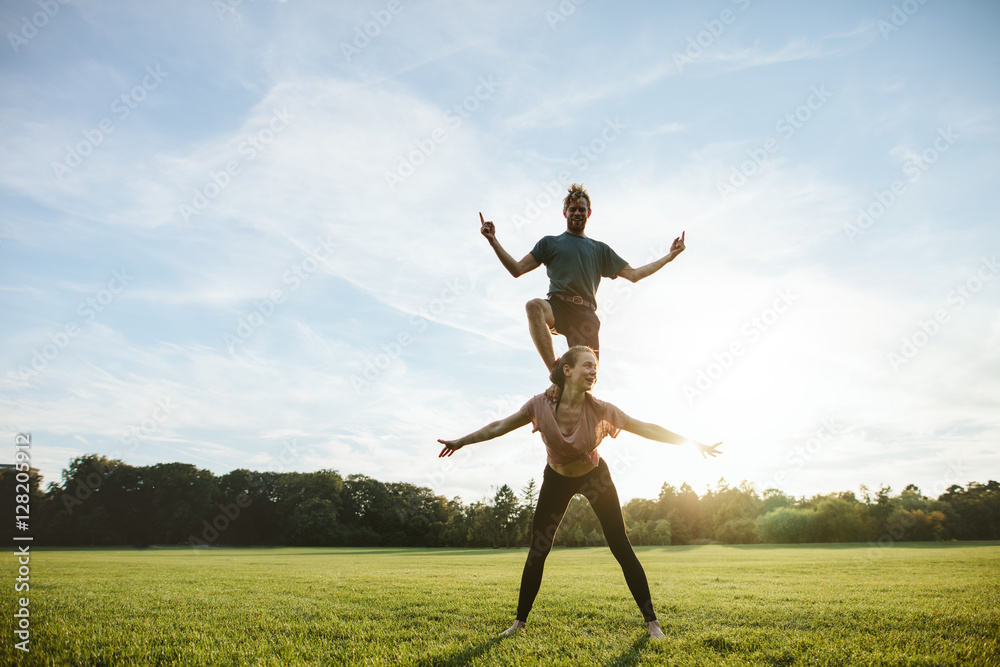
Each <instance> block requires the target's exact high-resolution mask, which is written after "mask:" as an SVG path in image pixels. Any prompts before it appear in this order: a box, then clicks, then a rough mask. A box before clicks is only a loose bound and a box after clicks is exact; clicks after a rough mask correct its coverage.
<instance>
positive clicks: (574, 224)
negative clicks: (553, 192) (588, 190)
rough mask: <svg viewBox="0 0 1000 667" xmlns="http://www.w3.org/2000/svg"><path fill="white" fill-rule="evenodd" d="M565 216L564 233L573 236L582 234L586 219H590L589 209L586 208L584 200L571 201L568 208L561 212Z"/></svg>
mask: <svg viewBox="0 0 1000 667" xmlns="http://www.w3.org/2000/svg"><path fill="white" fill-rule="evenodd" d="M563 215H564V216H566V231H568V232H571V233H573V234H582V233H583V229H584V227H586V226H587V219H588V218H589V217H590V208H588V207H587V200H586V199H571V200H570V201H569V206H567V207H566V210H565V211H563Z"/></svg>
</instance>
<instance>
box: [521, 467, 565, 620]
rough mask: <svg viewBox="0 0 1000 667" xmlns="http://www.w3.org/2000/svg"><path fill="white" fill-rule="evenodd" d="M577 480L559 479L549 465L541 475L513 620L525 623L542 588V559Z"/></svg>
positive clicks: (545, 555) (553, 538) (547, 552)
mask: <svg viewBox="0 0 1000 667" xmlns="http://www.w3.org/2000/svg"><path fill="white" fill-rule="evenodd" d="M578 479H579V478H575V477H563V476H562V475H560V474H559V473H557V472H556V471H555V470H553V469H552V468H550V467H549V466H545V473H544V474H543V475H542V488H541V489H540V490H539V491H538V505H536V506H535V516H534V517H532V519H531V545H530V547H529V548H528V559H527V560H526V561H525V563H524V572H523V573H522V574H521V592H520V595H519V596H518V600H517V620H518V621H520V622H522V623H526V622H527V621H528V614H529V613H531V607H532V605H533V604H534V603H535V596H536V595H538V589H539V587H541V585H542V569H543V568H544V567H545V558H546V557H547V556H548V555H549V551H551V550H552V542H553V540H555V536H556V531H557V530H558V529H559V523H560V522H561V521H562V518H563V515H564V514H565V513H566V508H567V507H568V506H569V501H570V499H571V498H572V497H573V496H574V495H575V494H576V493H577V484H576V481H577V480H578Z"/></svg>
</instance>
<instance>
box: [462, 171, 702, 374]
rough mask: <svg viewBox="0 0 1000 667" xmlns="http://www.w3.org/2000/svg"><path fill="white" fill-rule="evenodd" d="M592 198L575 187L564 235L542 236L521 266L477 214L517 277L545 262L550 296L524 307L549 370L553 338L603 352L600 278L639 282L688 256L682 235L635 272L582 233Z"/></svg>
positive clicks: (484, 232)
mask: <svg viewBox="0 0 1000 667" xmlns="http://www.w3.org/2000/svg"><path fill="white" fill-rule="evenodd" d="M591 212H592V211H591V208H590V196H589V195H588V194H587V191H586V190H584V189H583V185H582V184H579V185H578V184H576V183H574V184H573V185H571V186H570V187H569V194H567V195H566V198H565V199H564V200H563V217H565V218H566V231H565V232H563V233H562V234H560V235H559V236H546V237H543V238H542V239H541V240H540V241H539V242H538V243H536V244H535V247H534V248H532V250H531V252H529V253H528V254H527V255H525V256H524V258H523V259H522V260H521V261H520V262H518V261H515V260H514V258H513V257H511V255H510V254H509V253H508V252H507V251H506V250H504V249H503V247H502V246H501V245H500V242H499V241H497V237H496V228H495V227H494V225H493V223H492V222H490V221H487V220H485V219H484V218H483V214H482V213H480V214H479V220H480V223H481V224H482V227H481V228H480V232H481V233H482V235H483V236H485V237H486V240H487V241H489V243H490V245H491V246H492V247H493V251H494V252H496V254H497V257H498V258H499V259H500V263H501V264H503V265H504V268H506V269H507V271H509V272H510V275H512V276H514V277H515V278H517V277H519V276H521V275H523V274H525V273H528V272H529V271H533V270H535V269H536V268H538V266H539V265H540V264H544V265H545V267H546V272H547V273H548V276H549V292H548V296H547V298H545V299H532V300H531V301H529V302H528V303H527V304H526V306H525V307H526V309H527V311H528V331H529V332H530V333H531V340H532V341H534V343H535V349H537V350H538V354H540V355H541V357H542V362H544V363H545V369H546V370H547V371H551V370H552V367H553V366H555V364H556V354H555V348H554V346H553V344H552V334H562V335H564V336H566V339H567V342H568V344H569V347H573V346H574V345H586V346H587V347H589V348H591V349H592V350H594V352H595V353H596V352H599V349H600V343H599V341H598V332H599V331H600V328H601V322H600V320H599V319H598V318H597V313H596V311H597V299H596V296H595V294H596V293H597V287H598V285H600V282H601V278H602V277H604V276H607V277H608V278H612V279H614V278H617V277H619V276H620V277H622V278H625V279H626V280H629V281H631V282H633V283H634V282H638V281H640V280H642V279H643V278H645V277H647V276H650V275H652V274H654V273H656V272H657V271H659V270H660V269H662V268H663V267H664V266H666V265H667V263H668V262H671V261H673V260H674V258H675V257H677V255H679V254H681V253H682V252H684V232H681V235H680V236H679V237H677V238H676V239H674V242H673V244H672V245H671V246H670V252H669V253H667V254H666V255H664V256H663V257H661V258H660V259H658V260H656V261H654V262H650V263H649V264H646V265H645V266H642V267H639V268H638V269H633V268H632V267H631V266H629V264H628V262H626V261H625V260H624V259H622V258H621V257H619V256H618V254H617V253H616V252H615V251H614V250H612V249H611V248H610V247H609V246H608V245H607V244H606V243H602V242H600V241H595V240H593V239H591V238H589V237H588V236H587V235H586V234H584V233H583V232H584V229H585V228H586V226H587V220H588V219H589V218H590V214H591Z"/></svg>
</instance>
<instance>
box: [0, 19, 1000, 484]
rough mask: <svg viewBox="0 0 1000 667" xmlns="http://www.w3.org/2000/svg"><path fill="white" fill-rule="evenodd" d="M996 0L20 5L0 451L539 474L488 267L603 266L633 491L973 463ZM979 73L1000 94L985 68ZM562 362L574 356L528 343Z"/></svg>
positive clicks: (1, 53) (424, 478)
mask: <svg viewBox="0 0 1000 667" xmlns="http://www.w3.org/2000/svg"><path fill="white" fill-rule="evenodd" d="M998 21H1000V5H998V4H997V3H995V2H988V1H985V0H984V1H971V0H966V1H961V0H959V1H956V2H951V3H944V2H941V1H940V0H906V1H905V2H899V1H898V0H896V1H889V0H876V1H872V0H865V1H864V2H862V1H854V0H850V1H845V2H840V3H831V2H806V3H802V2H794V3H793V2H763V1H762V0H716V1H713V2H698V3H695V2H633V3H614V2H610V1H602V0H585V1H584V0H561V1H557V0H542V1H541V2H537V1H532V2H528V1H526V0H524V1H518V0H514V1H511V2H504V3H487V2H457V1H438V2H435V1H427V2H409V1H407V0H389V1H388V2H386V1H383V0H376V1H374V2H357V3H329V2H319V1H316V2H306V1H299V0H289V1H287V2H274V1H271V0H244V1H242V2H241V1H239V0H190V1H185V0H180V1H178V2H172V3H169V4H168V5H164V4H160V3H121V2H107V1H105V2H98V1H93V0H91V1H88V0H81V1H77V0H74V1H73V2H63V1H62V0H36V1H31V2H29V1H27V0H11V1H9V2H5V3H3V5H2V7H0V27H2V30H3V33H4V40H3V41H4V43H3V44H2V45H0V90H2V91H3V92H2V93H0V133H2V137H3V138H2V142H0V299H2V302H0V303H2V308H3V312H4V317H3V326H2V327H0V361H2V368H0V406H2V410H0V438H2V440H3V441H6V442H7V443H8V444H7V445H5V446H4V445H0V461H12V460H13V458H14V451H15V450H14V441H15V435H16V434H17V433H30V434H31V443H32V444H31V450H30V451H31V457H32V458H31V461H32V465H34V466H36V467H37V468H38V469H39V470H40V471H41V473H42V474H43V476H44V481H45V482H46V483H49V482H58V481H60V476H61V474H62V471H63V469H64V468H66V467H67V465H68V464H69V462H70V461H71V460H72V459H73V458H75V457H77V456H82V455H85V454H101V455H104V456H109V457H113V458H118V459H121V460H123V461H125V462H127V463H129V464H131V465H135V466H143V465H152V464H156V463H167V462H175V461H179V462H185V463H191V464H194V465H196V466H198V467H199V468H203V469H208V470H211V471H212V472H214V473H216V474H218V475H222V474H225V473H227V472H229V471H231V470H234V469H237V468H249V469H255V470H273V471H278V472H283V471H314V470H320V469H333V470H337V471H338V472H339V473H340V474H341V475H344V476H345V477H346V476H347V475H350V474H363V475H368V476H371V477H374V478H376V479H379V480H381V481H384V482H409V483H413V484H416V485H419V486H426V487H429V488H431V489H432V490H433V491H434V493H436V494H440V495H442V496H445V497H447V498H452V497H459V498H461V499H462V500H463V501H464V502H474V501H477V500H480V499H483V498H488V497H492V495H493V494H494V493H495V492H496V490H497V488H498V487H499V486H501V485H502V484H508V485H509V486H511V487H512V488H513V489H515V490H519V489H521V488H522V487H523V486H524V485H525V484H526V483H527V482H528V480H529V479H531V478H534V479H536V480H538V481H540V480H541V473H542V470H543V468H544V465H545V452H544V446H543V445H542V443H541V440H540V438H539V436H538V435H537V434H532V433H531V432H530V427H526V428H522V429H520V430H518V431H515V432H513V433H510V434H508V435H506V436H504V437H502V438H500V439H496V440H493V441H490V442H487V443H481V444H478V445H474V446H470V447H468V448H466V449H463V450H461V451H460V452H458V453H456V455H454V456H453V457H451V458H450V459H439V458H438V457H437V454H438V452H439V451H440V449H441V447H440V445H439V444H438V443H437V442H436V440H437V438H449V439H450V438H457V437H459V436H461V435H464V434H466V433H469V432H471V431H473V430H475V429H478V428H479V427H481V426H483V425H485V424H487V423H489V422H490V421H492V420H494V419H498V418H501V417H504V416H506V415H509V414H511V413H513V412H516V411H517V410H518V408H519V407H520V406H521V405H522V404H523V403H524V402H525V401H526V400H527V399H528V398H529V397H531V396H532V395H534V394H537V393H539V392H541V391H543V390H544V389H545V388H546V387H547V386H548V381H547V376H546V373H545V369H544V367H543V365H542V363H541V360H540V358H539V357H538V355H537V353H536V352H535V350H534V348H533V346H532V343H531V340H530V338H529V336H528V332H527V324H526V316H525V311H524V304H525V302H527V301H528V300H530V299H532V298H537V297H542V296H544V295H545V293H546V291H547V285H548V281H547V278H546V275H545V273H544V268H540V269H538V270H536V271H534V272H531V273H529V274H526V275H524V276H521V277H520V278H518V279H516V280H515V279H514V278H512V277H511V276H510V275H509V274H508V273H507V272H506V271H505V270H504V269H503V267H502V266H501V265H500V263H499V261H498V260H497V258H496V256H495V255H494V253H493V251H492V250H491V248H490V246H489V245H488V244H487V243H486V241H485V239H484V238H483V237H482V236H481V235H480V234H479V225H480V223H479V213H480V212H482V213H483V215H484V216H485V218H486V219H487V220H492V221H494V222H495V225H496V228H497V238H498V239H499V240H500V242H501V243H502V244H503V246H504V247H505V248H506V249H507V250H508V251H509V252H510V253H511V254H512V255H514V256H515V258H520V257H522V256H524V255H525V254H526V253H527V252H528V251H530V249H531V248H532V246H533V245H534V244H535V242H536V241H537V240H538V239H539V238H541V237H542V236H546V235H555V234H559V233H561V232H562V231H564V229H565V221H564V219H563V217H562V209H561V200H562V197H563V195H564V194H565V192H566V189H567V187H568V186H569V185H570V184H571V183H580V182H582V183H583V184H584V186H585V187H586V188H587V190H588V192H589V193H590V196H591V198H592V202H593V215H592V217H591V218H590V221H589V222H588V225H587V230H586V231H587V234H588V235H589V236H590V237H592V238H595V239H598V240H601V241H604V242H606V243H608V244H609V245H610V246H611V247H612V248H614V249H615V251H616V252H617V253H618V254H619V255H621V256H622V257H623V258H625V259H626V260H627V261H629V263H630V264H631V265H632V266H635V267H638V266H641V265H643V264H645V263H647V262H650V261H652V260H654V259H656V258H658V257H660V256H662V255H664V254H666V252H667V251H668V249H669V247H670V243H671V241H672V240H673V239H674V238H675V237H676V236H678V235H680V234H681V232H684V233H685V240H686V244H687V249H686V250H685V252H684V253H683V254H682V255H680V256H679V257H678V258H677V259H676V260H675V261H673V262H672V263H670V264H668V265H667V266H666V267H664V268H663V269H662V270H661V271H660V272H658V273H656V274H654V275H653V276H651V277H649V278H647V279H645V280H643V281H641V282H639V283H636V284H632V283H629V282H626V281H625V280H623V279H617V280H611V279H605V280H604V281H603V282H602V285H601V287H600V289H599V291H598V293H597V298H598V305H599V312H598V314H599V316H600V317H601V320H602V330H601V343H602V346H601V349H602V354H601V361H602V366H601V370H600V377H599V379H598V383H597V386H596V388H595V390H594V393H595V395H596V396H598V397H600V398H602V399H604V400H607V401H610V402H612V403H614V404H615V405H617V406H619V407H620V408H621V409H623V410H624V411H625V412H626V413H627V414H629V415H631V416H632V417H634V418H636V419H640V420H643V421H649V422H654V423H658V424H661V425H662V426H665V427H666V428H668V429H670V430H673V431H675V432H677V433H680V434H682V435H684V436H685V437H687V438H690V439H692V440H694V441H699V442H706V443H714V442H718V441H722V442H723V446H722V447H721V448H720V449H721V450H722V451H723V452H724V454H723V455H722V456H720V457H718V458H716V459H707V460H706V459H703V458H702V457H700V456H699V455H698V453H697V451H696V450H695V448H694V447H692V446H685V447H676V446H671V445H664V444H661V443H656V442H650V441H646V440H643V439H641V438H639V437H637V436H635V435H631V434H628V433H622V434H621V435H619V436H618V437H617V438H616V439H614V440H612V439H607V440H605V442H604V443H603V444H602V445H601V447H600V452H601V454H602V456H603V457H604V458H605V459H606V460H607V461H608V462H609V465H610V466H611V469H612V473H613V475H614V478H615V480H616V484H617V486H618V490H619V494H620V496H621V497H622V499H623V500H627V499H630V498H655V497H657V495H658V494H659V491H660V488H661V486H662V485H663V484H672V485H674V486H677V487H679V486H680V485H681V484H683V483H685V482H686V483H688V484H690V485H691V486H692V487H693V488H694V490H695V491H696V492H698V493H699V494H702V493H704V492H705V491H706V489H708V488H716V486H717V485H718V484H719V483H720V480H723V479H724V480H725V481H726V483H728V484H730V485H734V486H735V485H737V484H740V483H741V482H743V481H745V482H747V483H749V484H753V486H754V488H755V489H756V490H757V491H758V492H764V491H765V490H766V489H771V488H774V489H779V490H781V491H783V492H784V493H787V494H789V495H792V496H795V497H801V496H806V497H808V496H812V495H814V494H825V493H833V492H840V491H855V492H860V489H861V487H862V486H866V487H867V488H869V489H872V490H877V489H878V488H879V487H880V486H883V485H888V486H890V487H892V488H893V490H894V491H897V492H898V491H899V490H901V489H902V488H903V487H904V486H905V485H907V484H911V483H912V484H916V485H917V486H918V487H919V488H920V489H921V490H922V491H923V492H924V493H925V494H926V495H929V496H933V497H936V496H937V495H939V494H940V493H941V492H943V491H944V490H945V489H946V488H947V487H948V486H950V485H952V484H960V485H964V484H966V483H967V482H970V481H978V482H983V483H985V482H986V481H988V480H990V479H1000V448H998V446H997V445H998V444H1000V308H998V306H1000V265H998V263H997V262H998V259H997V255H998V251H1000V234H998V218H1000V215H998V214H1000V205H998V203H997V202H998V200H997V198H996V196H995V195H996V191H997V187H996V183H995V180H996V177H997V171H996V159H997V156H998V146H1000V134H998V128H1000V115H998V114H1000V78H998V77H997V76H996V72H997V71H1000V62H998V61H1000V45H998V42H997V39H996V28H997V25H998ZM990 72H993V74H992V75H991V74H990ZM556 349H557V352H561V351H562V350H564V349H565V339H564V338H558V339H557V340H556Z"/></svg>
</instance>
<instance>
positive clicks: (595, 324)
mask: <svg viewBox="0 0 1000 667" xmlns="http://www.w3.org/2000/svg"><path fill="white" fill-rule="evenodd" d="M546 301H548V302H549V305H550V306H552V314H553V315H554V316H555V319H556V323H555V325H554V326H552V327H549V330H550V331H552V333H554V334H562V335H563V336H566V342H567V343H568V345H569V346H570V347H573V346H574V345H586V346H587V347H589V348H590V349H592V350H593V351H594V352H598V351H599V350H600V347H601V343H600V339H599V336H598V334H599V332H600V330H601V321H600V320H599V319H597V313H596V312H594V311H593V310H591V309H590V308H588V307H587V306H581V305H577V304H575V303H570V302H569V301H563V300H562V299H560V298H559V297H555V296H550V297H549V298H548V299H546Z"/></svg>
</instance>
